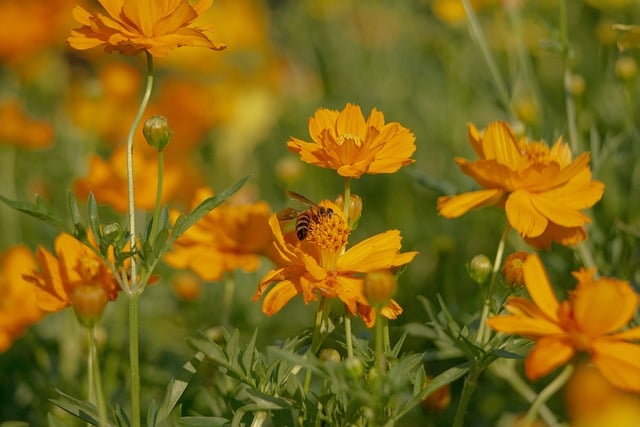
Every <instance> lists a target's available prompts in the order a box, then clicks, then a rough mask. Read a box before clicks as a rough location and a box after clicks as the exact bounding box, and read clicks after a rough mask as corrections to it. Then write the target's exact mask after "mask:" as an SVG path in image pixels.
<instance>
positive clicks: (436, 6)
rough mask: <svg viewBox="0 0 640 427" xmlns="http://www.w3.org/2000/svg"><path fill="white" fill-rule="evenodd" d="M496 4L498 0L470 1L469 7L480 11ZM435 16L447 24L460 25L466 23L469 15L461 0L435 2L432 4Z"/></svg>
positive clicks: (438, 0) (437, 0) (434, 0)
mask: <svg viewBox="0 0 640 427" xmlns="http://www.w3.org/2000/svg"><path fill="white" fill-rule="evenodd" d="M494 3H496V0H470V1H469V5H470V6H471V7H472V8H473V9H474V10H475V11H479V10H481V9H483V8H486V7H487V6H490V5H492V4H494ZM431 10H432V11H433V14H434V15H435V16H436V17H437V18H438V19H439V20H441V21H442V22H445V23H447V24H458V23H461V22H465V21H466V19H467V13H466V12H465V10H464V6H463V5H462V1H461V0H433V1H432V2H431Z"/></svg>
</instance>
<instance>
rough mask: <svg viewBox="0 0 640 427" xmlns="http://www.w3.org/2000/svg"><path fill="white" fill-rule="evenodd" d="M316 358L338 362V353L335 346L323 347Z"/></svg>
mask: <svg viewBox="0 0 640 427" xmlns="http://www.w3.org/2000/svg"><path fill="white" fill-rule="evenodd" d="M318 359H320V360H321V361H323V362H336V363H337V362H339V361H340V353H338V350H336V349H335V348H323V349H322V350H320V353H319V354H318Z"/></svg>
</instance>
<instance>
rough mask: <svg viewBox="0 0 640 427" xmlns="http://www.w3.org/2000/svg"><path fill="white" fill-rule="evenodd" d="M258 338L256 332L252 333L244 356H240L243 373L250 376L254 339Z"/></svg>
mask: <svg viewBox="0 0 640 427" xmlns="http://www.w3.org/2000/svg"><path fill="white" fill-rule="evenodd" d="M257 337H258V330H257V329H256V330H254V331H253V335H252V336H251V339H250V340H249V343H248V344H247V346H246V347H245V348H244V354H243V355H242V366H243V367H244V371H245V373H246V374H247V375H250V374H251V368H252V365H253V356H254V353H255V349H256V339H257Z"/></svg>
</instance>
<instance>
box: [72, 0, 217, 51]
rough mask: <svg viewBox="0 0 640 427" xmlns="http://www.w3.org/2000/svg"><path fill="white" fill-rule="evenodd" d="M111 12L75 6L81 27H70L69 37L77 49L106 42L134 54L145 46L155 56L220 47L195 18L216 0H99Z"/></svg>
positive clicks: (113, 48) (110, 47)
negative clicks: (191, 48)
mask: <svg viewBox="0 0 640 427" xmlns="http://www.w3.org/2000/svg"><path fill="white" fill-rule="evenodd" d="M98 1H99V3H100V4H101V5H102V7H104V9H105V10H106V11H107V13H108V14H109V15H108V16H107V15H103V14H102V13H90V12H88V11H87V10H85V9H84V8H82V7H81V6H76V7H75V8H74V9H73V16H74V18H75V19H76V20H77V21H78V22H79V23H80V24H82V27H80V28H77V29H75V30H71V36H70V37H69V38H67V41H68V42H69V44H70V45H71V47H73V48H75V49H78V50H86V49H91V48H94V47H98V46H104V48H105V51H107V52H112V51H118V52H120V53H124V54H127V55H135V54H137V53H140V52H141V51H143V50H146V51H147V52H149V53H150V54H151V55H153V56H166V55H167V54H168V53H169V52H170V51H171V50H173V49H175V48H177V47H180V46H196V47H207V48H209V49H214V50H221V49H224V48H225V46H224V45H223V44H218V43H215V42H214V41H213V40H212V39H211V36H210V35H209V33H208V31H209V30H210V27H208V26H198V25H195V24H194V21H195V20H196V19H197V18H198V17H199V16H200V15H202V14H203V13H204V12H205V11H206V10H207V9H209V8H210V7H211V5H212V3H213V0H198V1H197V2H196V3H195V4H194V5H191V3H189V1H187V0H160V1H158V0H98Z"/></svg>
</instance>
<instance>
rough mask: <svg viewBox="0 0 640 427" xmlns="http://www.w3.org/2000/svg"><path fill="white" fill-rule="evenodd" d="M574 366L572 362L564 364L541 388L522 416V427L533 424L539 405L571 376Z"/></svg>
mask: <svg viewBox="0 0 640 427" xmlns="http://www.w3.org/2000/svg"><path fill="white" fill-rule="evenodd" d="M573 369H574V366H573V364H572V363H571V364H569V365H567V366H565V368H564V369H563V370H562V372H560V374H559V375H558V376H557V377H555V378H554V380H553V381H551V382H550V383H549V384H548V385H547V386H546V387H545V388H544V390H542V391H541V392H540V393H539V394H538V397H537V398H536V399H535V400H534V401H533V403H532V404H531V407H530V408H529V411H528V412H527V415H526V416H525V417H524V423H523V427H527V426H530V425H532V424H533V422H534V421H535V419H536V417H537V416H538V411H539V410H540V407H541V406H542V405H544V404H545V402H546V401H547V400H549V398H550V397H551V396H553V395H554V394H555V393H556V392H557V391H558V390H560V388H562V386H563V385H564V384H565V383H566V382H567V380H568V379H569V378H571V374H573Z"/></svg>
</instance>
